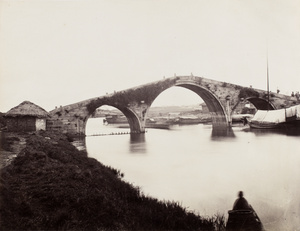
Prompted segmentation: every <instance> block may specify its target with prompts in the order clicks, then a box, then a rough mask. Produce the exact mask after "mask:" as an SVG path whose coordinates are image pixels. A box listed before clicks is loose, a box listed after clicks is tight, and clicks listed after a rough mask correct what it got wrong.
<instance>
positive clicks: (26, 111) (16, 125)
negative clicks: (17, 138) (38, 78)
mask: <svg viewBox="0 0 300 231" xmlns="http://www.w3.org/2000/svg"><path fill="white" fill-rule="evenodd" d="M47 117H48V112H47V111H45V110H44V109H43V108H41V107H39V106H37V105H35V104H34V103H31V102H29V101H24V102H23V103H21V104H19V105H18V106H16V107H14V108H12V109H10V110H9V111H8V112H7V113H6V114H5V120H6V126H7V131H11V132H17V131H24V132H29V131H38V130H46V119H47Z"/></svg>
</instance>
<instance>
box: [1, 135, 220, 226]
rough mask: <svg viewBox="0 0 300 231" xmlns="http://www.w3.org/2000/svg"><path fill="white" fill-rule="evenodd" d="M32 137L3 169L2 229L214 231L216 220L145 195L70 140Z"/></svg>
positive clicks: (60, 137) (54, 137)
mask: <svg viewBox="0 0 300 231" xmlns="http://www.w3.org/2000/svg"><path fill="white" fill-rule="evenodd" d="M27 136H28V137H27V138H26V147H25V148H24V149H23V150H22V151H21V152H20V153H19V154H18V156H17V157H16V158H15V159H14V160H13V161H12V162H11V164H9V165H8V166H6V167H4V168H3V169H1V188H0V190H1V191H0V193H1V197H0V213H1V214H0V215H1V221H0V229H1V230H215V228H214V226H215V224H214V221H213V219H209V220H205V219H202V218H201V217H199V216H197V215H195V214H193V213H190V212H188V211H186V209H184V208H182V207H181V206H179V205H178V203H171V202H161V201H158V200H156V199H153V198H149V197H146V196H144V195H143V194H142V193H141V192H140V190H139V188H137V187H134V186H133V185H131V184H128V183H125V182H124V181H122V179H121V175H122V174H121V173H120V172H119V171H117V170H115V169H112V168H109V167H105V166H103V165H102V164H101V163H99V162H98V161H97V160H95V159H93V158H88V157H87V154H86V152H84V151H78V150H77V149H76V148H75V147H74V146H72V145H71V144H70V143H69V141H68V139H67V137H65V136H63V135H60V134H53V133H46V132H40V133H33V134H31V135H27Z"/></svg>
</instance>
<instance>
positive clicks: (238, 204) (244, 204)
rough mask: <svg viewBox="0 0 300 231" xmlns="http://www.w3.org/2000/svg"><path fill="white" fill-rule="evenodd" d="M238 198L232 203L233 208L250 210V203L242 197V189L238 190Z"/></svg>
mask: <svg viewBox="0 0 300 231" xmlns="http://www.w3.org/2000/svg"><path fill="white" fill-rule="evenodd" d="M238 197H239V198H238V199H236V201H235V202H234V204H233V210H252V207H251V205H249V203H248V201H247V200H246V199H245V198H244V193H243V191H239V193H238Z"/></svg>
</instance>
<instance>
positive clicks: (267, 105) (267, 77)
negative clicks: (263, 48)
mask: <svg viewBox="0 0 300 231" xmlns="http://www.w3.org/2000/svg"><path fill="white" fill-rule="evenodd" d="M267 91H268V105H267V110H268V111H269V103H270V90H269V58H268V50H267Z"/></svg>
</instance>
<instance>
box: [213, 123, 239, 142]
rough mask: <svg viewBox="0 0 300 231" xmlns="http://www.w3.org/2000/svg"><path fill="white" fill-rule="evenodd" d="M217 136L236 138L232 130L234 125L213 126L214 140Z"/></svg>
mask: <svg viewBox="0 0 300 231" xmlns="http://www.w3.org/2000/svg"><path fill="white" fill-rule="evenodd" d="M217 137H231V138H234V137H235V135H234V132H233V130H232V127H227V126H226V127H224V126H222V127H217V126H213V127H212V132H211V138H212V140H215V138H217Z"/></svg>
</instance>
